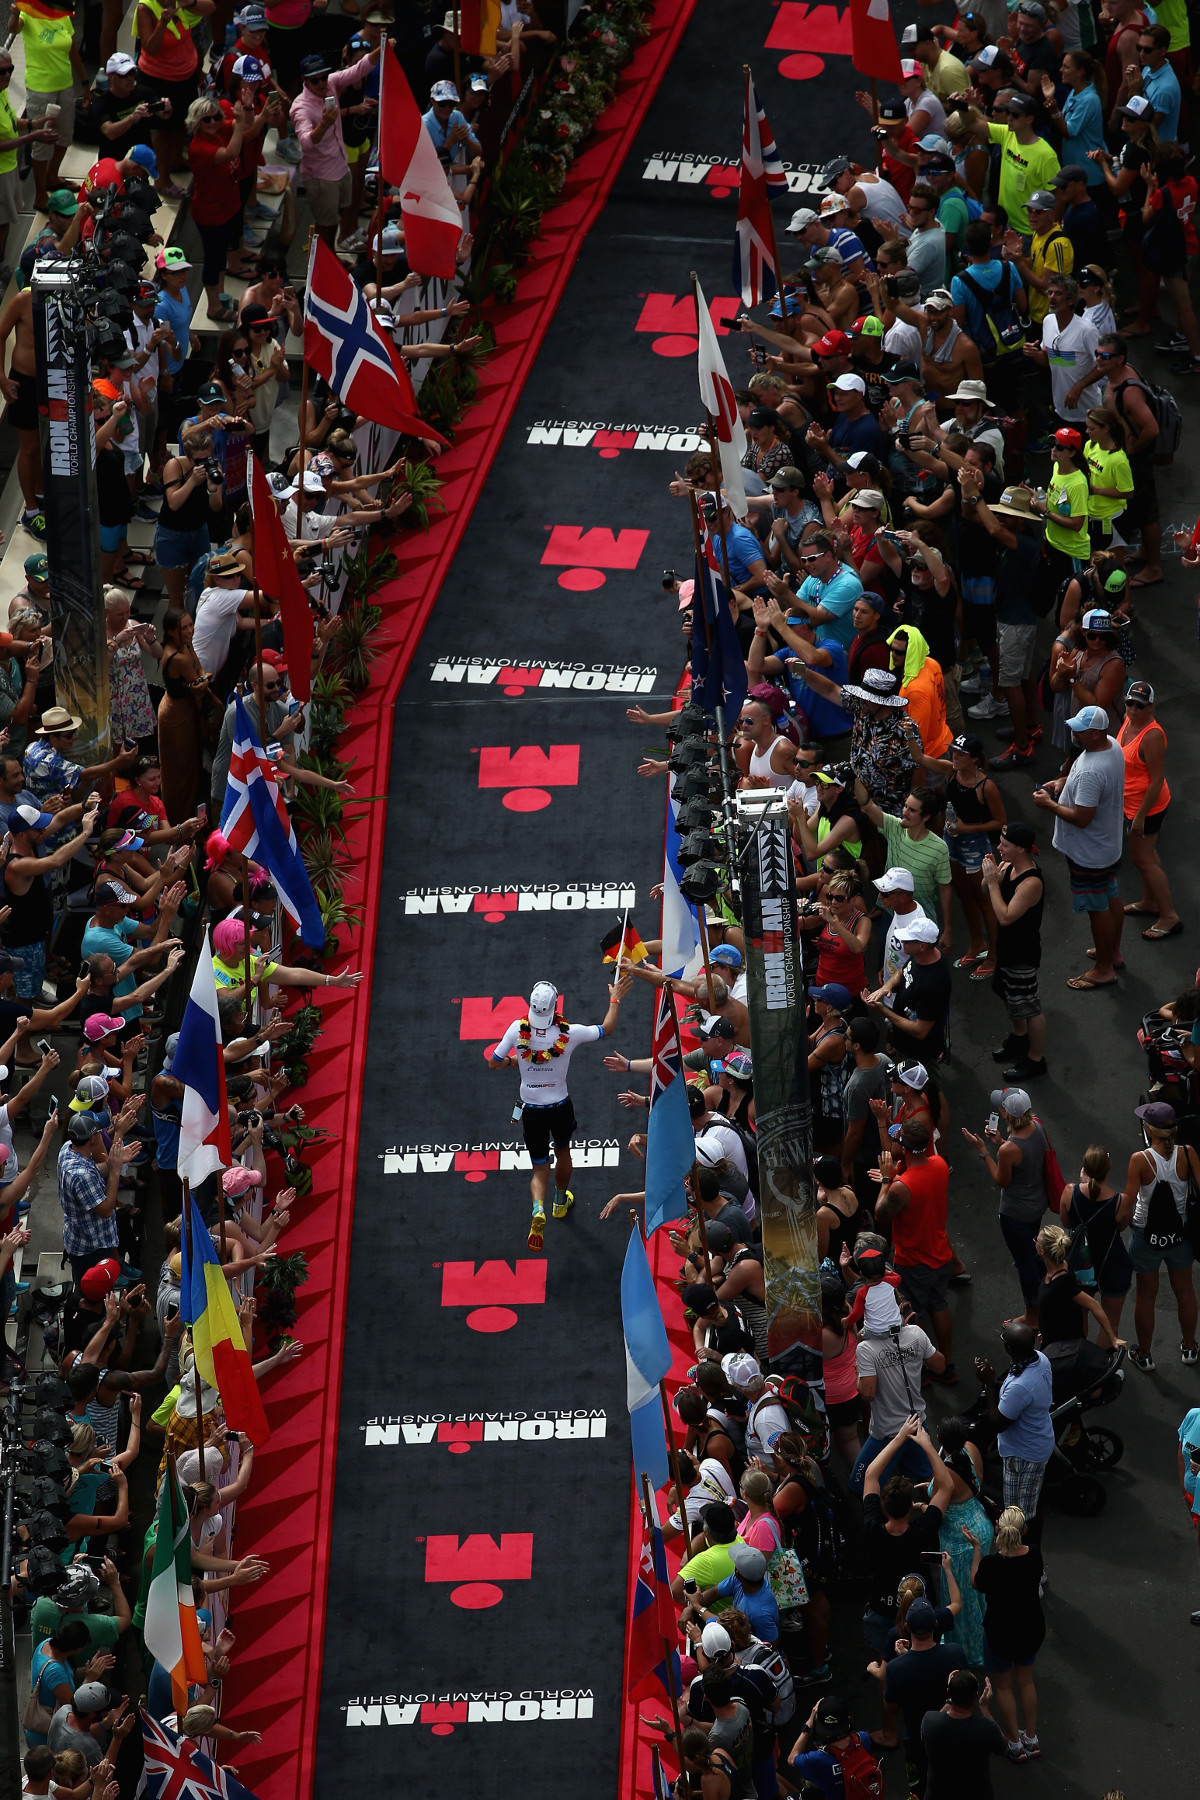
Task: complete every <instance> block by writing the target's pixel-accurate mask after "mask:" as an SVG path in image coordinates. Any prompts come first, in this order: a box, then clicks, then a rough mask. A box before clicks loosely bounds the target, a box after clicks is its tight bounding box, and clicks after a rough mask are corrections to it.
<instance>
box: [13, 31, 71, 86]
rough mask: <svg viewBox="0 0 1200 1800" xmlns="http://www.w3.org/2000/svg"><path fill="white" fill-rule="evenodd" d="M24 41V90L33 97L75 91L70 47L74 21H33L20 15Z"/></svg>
mask: <svg viewBox="0 0 1200 1800" xmlns="http://www.w3.org/2000/svg"><path fill="white" fill-rule="evenodd" d="M21 36H22V38H23V39H24V41H25V86H26V89H27V90H28V91H30V92H32V93H35V94H57V93H58V92H59V91H60V90H61V89H62V88H69V87H74V85H75V72H74V70H73V69H72V68H71V45H72V44H73V43H74V42H75V21H74V19H71V18H67V19H35V18H33V17H32V15H31V14H30V13H22V14H21Z"/></svg>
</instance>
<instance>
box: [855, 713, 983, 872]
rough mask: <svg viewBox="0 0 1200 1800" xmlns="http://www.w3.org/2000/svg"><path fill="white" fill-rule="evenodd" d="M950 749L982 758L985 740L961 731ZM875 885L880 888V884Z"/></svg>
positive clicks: (964, 754)
mask: <svg viewBox="0 0 1200 1800" xmlns="http://www.w3.org/2000/svg"><path fill="white" fill-rule="evenodd" d="M950 748H951V750H958V751H960V752H961V754H962V755H963V756H982V755H983V739H982V738H977V737H976V736H975V733H974V732H973V731H960V732H959V734H958V736H957V737H956V738H955V740H954V742H953V743H952V744H951V746H950ZM875 885H876V886H877V887H878V885H879V884H878V882H876V884H875Z"/></svg>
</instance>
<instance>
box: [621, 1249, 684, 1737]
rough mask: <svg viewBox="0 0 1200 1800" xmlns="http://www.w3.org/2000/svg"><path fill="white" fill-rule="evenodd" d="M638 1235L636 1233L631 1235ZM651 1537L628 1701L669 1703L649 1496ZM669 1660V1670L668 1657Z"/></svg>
mask: <svg viewBox="0 0 1200 1800" xmlns="http://www.w3.org/2000/svg"><path fill="white" fill-rule="evenodd" d="M634 1236H635V1237H636V1236H637V1233H636V1232H635V1233H634ZM650 1508H651V1529H650V1536H649V1537H648V1538H643V1540H642V1554H641V1559H640V1561H639V1563H638V1573H637V1585H636V1587H635V1588H634V1592H633V1610H632V1613H631V1617H630V1633H629V1698H630V1699H631V1700H657V1699H665V1700H668V1701H669V1700H670V1699H671V1698H672V1695H673V1693H674V1694H678V1693H679V1692H680V1685H679V1651H678V1650H677V1649H675V1648H674V1646H675V1644H676V1643H677V1641H678V1637H679V1626H678V1624H677V1622H676V1618H675V1602H674V1601H673V1600H672V1598H671V1583H670V1581H669V1579H668V1577H667V1555H666V1551H665V1549H664V1548H663V1535H662V1530H661V1528H660V1527H659V1523H658V1516H657V1514H656V1513H655V1512H654V1496H653V1494H651V1496H650ZM668 1656H669V1657H670V1659H671V1669H670V1670H668V1667H667V1658H668Z"/></svg>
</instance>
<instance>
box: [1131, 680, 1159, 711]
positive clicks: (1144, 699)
mask: <svg viewBox="0 0 1200 1800" xmlns="http://www.w3.org/2000/svg"><path fill="white" fill-rule="evenodd" d="M1125 699H1126V701H1129V700H1136V701H1137V703H1138V705H1139V706H1153V705H1154V689H1153V688H1152V687H1151V685H1150V683H1149V682H1148V681H1131V682H1130V684H1129V686H1128V687H1127V688H1126V690H1125Z"/></svg>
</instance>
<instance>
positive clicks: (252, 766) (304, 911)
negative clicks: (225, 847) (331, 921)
mask: <svg viewBox="0 0 1200 1800" xmlns="http://www.w3.org/2000/svg"><path fill="white" fill-rule="evenodd" d="M234 702H235V706H236V711H235V713H234V728H233V755H232V757H231V758H230V762H229V780H228V783H227V784H226V788H225V804H224V806H223V807H222V808H221V830H222V832H223V833H224V834H225V836H226V837H227V838H228V839H229V842H230V843H231V844H232V845H233V848H234V849H235V850H240V851H241V852H242V855H243V856H250V857H253V858H254V860H255V861H256V862H259V863H261V864H262V866H263V868H264V869H265V870H266V871H267V873H268V874H269V875H270V877H271V880H272V881H273V882H274V883H275V889H276V892H277V893H278V895H279V898H280V900H281V901H282V903H283V910H284V911H285V912H286V913H287V915H288V917H289V918H290V919H291V921H292V923H293V925H295V927H296V929H297V931H298V932H299V933H300V936H301V938H302V939H303V941H304V942H305V943H306V944H307V945H308V946H309V948H310V949H312V950H320V949H321V947H322V946H323V944H324V942H325V927H324V925H323V924H322V922H321V909H320V907H319V906H318V905H317V902H316V898H315V896H314V894H313V891H312V885H311V883H310V882H309V879H308V871H307V869H306V868H305V867H304V859H303V858H302V857H301V855H300V850H299V846H298V845H297V843H296V834H295V832H294V831H293V830H292V821H291V820H290V819H289V817H288V810H287V807H286V806H285V805H284V800H283V795H282V794H281V793H280V791H279V783H278V782H277V781H276V779H275V772H274V770H273V769H272V767H271V759H270V757H269V756H268V755H267V753H266V751H265V750H264V749H263V747H262V745H261V744H260V743H259V741H258V737H257V735H256V734H255V730H254V727H253V725H251V723H250V718H249V715H248V714H247V712H246V708H245V706H244V705H243V704H242V696H241V695H240V694H237V695H235V696H234Z"/></svg>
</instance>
